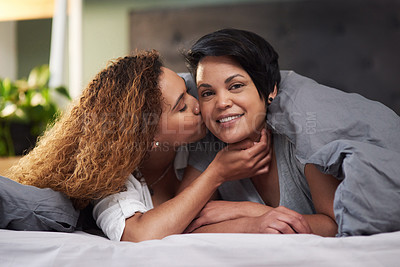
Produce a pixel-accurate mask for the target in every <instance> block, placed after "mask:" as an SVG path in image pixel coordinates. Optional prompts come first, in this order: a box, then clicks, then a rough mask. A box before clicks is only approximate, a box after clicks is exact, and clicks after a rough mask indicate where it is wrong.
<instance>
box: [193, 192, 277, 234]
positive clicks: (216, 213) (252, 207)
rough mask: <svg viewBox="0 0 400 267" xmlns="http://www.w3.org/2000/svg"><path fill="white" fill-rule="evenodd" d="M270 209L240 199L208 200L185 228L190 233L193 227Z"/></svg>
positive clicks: (254, 215) (256, 214)
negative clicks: (236, 200)
mask: <svg viewBox="0 0 400 267" xmlns="http://www.w3.org/2000/svg"><path fill="white" fill-rule="evenodd" d="M270 209H272V208H271V207H269V206H265V205H262V204H259V203H254V202H249V201H242V202H235V201H223V200H218V201H210V202H208V203H207V204H206V205H205V206H204V208H203V209H202V210H201V211H200V213H199V214H198V216H197V217H196V219H195V220H193V222H192V223H191V224H190V225H189V226H188V227H187V228H186V230H185V232H186V233H190V232H192V231H194V230H195V229H197V228H199V227H201V226H204V225H209V224H215V223H219V222H223V221H228V220H233V219H237V218H240V217H257V216H260V215H262V214H264V213H266V212H267V211H269V210H270Z"/></svg>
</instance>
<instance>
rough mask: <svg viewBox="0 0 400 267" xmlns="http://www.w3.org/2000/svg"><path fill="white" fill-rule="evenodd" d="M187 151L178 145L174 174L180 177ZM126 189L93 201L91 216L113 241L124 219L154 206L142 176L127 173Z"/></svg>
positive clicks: (120, 232)
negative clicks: (139, 177)
mask: <svg viewBox="0 0 400 267" xmlns="http://www.w3.org/2000/svg"><path fill="white" fill-rule="evenodd" d="M188 156H189V152H188V150H187V148H186V147H180V148H179V149H178V151H177V153H176V156H175V160H174V169H175V174H176V177H178V179H182V175H183V169H184V168H186V166H187V160H188ZM125 186H126V191H123V192H119V193H116V194H113V195H109V196H107V197H105V198H103V199H100V200H98V201H96V202H94V208H93V218H94V219H95V220H96V223H97V226H98V227H100V228H101V229H102V230H103V232H104V234H105V235H106V236H107V237H108V238H109V239H110V240H114V241H120V240H121V237H122V234H123V232H124V229H125V220H126V219H127V218H129V217H132V216H133V215H134V214H135V213H136V212H141V213H145V212H147V211H148V210H151V209H152V208H154V206H153V201H152V199H151V195H150V191H149V188H148V187H147V184H146V181H145V180H144V178H143V177H142V178H141V179H140V180H138V179H136V178H135V177H134V176H133V175H132V174H130V175H129V177H128V180H127V181H126V183H125Z"/></svg>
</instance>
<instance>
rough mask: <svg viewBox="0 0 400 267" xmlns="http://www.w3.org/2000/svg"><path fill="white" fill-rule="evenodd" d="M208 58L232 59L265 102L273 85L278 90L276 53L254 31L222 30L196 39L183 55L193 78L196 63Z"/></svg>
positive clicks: (279, 76)
mask: <svg viewBox="0 0 400 267" xmlns="http://www.w3.org/2000/svg"><path fill="white" fill-rule="evenodd" d="M207 56H231V57H232V58H233V59H234V60H236V61H237V62H238V63H239V64H240V65H241V66H242V68H243V69H244V70H245V71H246V72H247V73H248V74H249V76H250V77H251V79H252V80H253V82H254V85H255V86H256V87H257V91H258V93H259V95H260V97H261V98H263V99H264V101H267V99H268V95H269V93H271V92H273V91H274V86H275V85H276V86H277V88H279V83H280V81H281V75H280V72H279V65H278V57H279V56H278V53H277V52H276V51H275V50H274V48H273V47H272V46H271V45H270V44H269V43H268V42H267V41H266V40H265V39H264V38H262V37H261V36H259V35H257V34H255V33H253V32H249V31H245V30H238V29H222V30H219V31H215V32H213V33H209V34H207V35H204V36H203V37H201V38H200V39H199V40H197V42H196V43H195V44H194V45H193V46H192V48H191V49H190V50H189V51H188V52H187V53H186V54H185V60H186V64H187V67H188V69H189V71H190V72H191V73H192V75H193V77H194V78H195V79H196V71H197V67H198V64H199V62H200V61H201V60H202V59H203V58H204V57H207Z"/></svg>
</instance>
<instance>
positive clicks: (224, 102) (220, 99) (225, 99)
mask: <svg viewBox="0 0 400 267" xmlns="http://www.w3.org/2000/svg"><path fill="white" fill-rule="evenodd" d="M216 107H217V108H220V109H226V108H230V107H232V100H231V99H230V97H229V95H228V94H226V93H220V94H219V95H217V103H216Z"/></svg>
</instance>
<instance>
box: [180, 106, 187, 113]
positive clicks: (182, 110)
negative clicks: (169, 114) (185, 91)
mask: <svg viewBox="0 0 400 267" xmlns="http://www.w3.org/2000/svg"><path fill="white" fill-rule="evenodd" d="M186 109H187V105H186V104H185V105H184V106H183V108H181V109H180V110H179V112H184V111H185V110H186Z"/></svg>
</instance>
